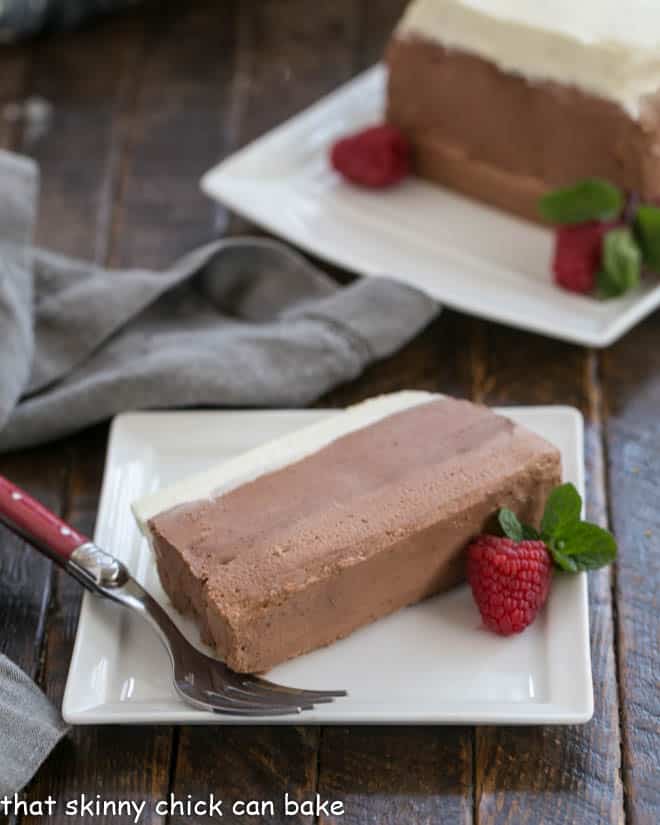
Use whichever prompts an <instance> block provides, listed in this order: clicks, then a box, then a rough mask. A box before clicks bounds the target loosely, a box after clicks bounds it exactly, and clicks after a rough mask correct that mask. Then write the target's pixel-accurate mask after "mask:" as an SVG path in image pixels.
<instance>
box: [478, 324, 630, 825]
mask: <svg viewBox="0 0 660 825" xmlns="http://www.w3.org/2000/svg"><path fill="white" fill-rule="evenodd" d="M478 348H479V350H480V353H479V352H477V353H476V354H475V364H477V365H478V367H477V368H476V374H477V376H478V383H477V385H476V387H475V395H476V396H477V397H478V398H479V400H483V401H484V402H486V403H488V404H553V403H556V404H561V403H565V404H570V405H573V406H577V407H578V408H580V409H581V410H582V412H583V413H584V415H585V420H586V423H587V438H586V448H587V456H586V457H587V468H588V484H587V488H588V494H587V500H588V509H589V516H590V517H591V518H592V519H594V520H596V521H599V522H601V523H603V524H605V522H606V512H605V507H604V501H605V495H606V493H605V488H604V473H603V457H602V431H601V417H602V405H601V389H600V386H599V383H598V373H597V369H596V366H595V356H594V355H593V354H590V353H588V352H587V351H585V350H583V349H581V348H578V347H574V346H570V345H567V344H562V343H559V342H557V341H550V340H548V339H545V338H541V337H539V336H532V335H528V334H526V333H523V332H517V331H513V330H506V329H504V328H501V327H499V326H496V325H493V324H481V325H480V331H479V335H478ZM530 365H531V366H532V369H530ZM589 590H590V619H591V650H592V661H593V673H594V685H595V694H596V695H595V703H596V709H595V714H594V718H593V720H592V721H591V722H589V723H588V724H587V725H581V726H570V727H556V728H553V727H538V728H524V727H520V728H505V727H500V728H479V729H478V730H477V748H476V786H477V787H476V793H477V812H478V817H477V821H478V822H479V823H489V825H491V823H492V825H500V823H501V825H504V824H505V823H506V824H507V825H513V824H514V823H515V825H518V823H521V825H522V823H525V825H527V823H529V825H545V824H546V823H547V825H550V824H552V825H558V823H571V825H573V824H574V825H578V823H579V825H584V824H586V823H593V824H594V825H605V824H606V823H611V825H618V823H621V822H623V818H624V813H623V791H622V786H621V781H620V774H619V768H620V733H619V715H618V695H617V684H616V667H615V658H614V636H613V608H612V600H611V594H610V588H609V574H608V572H607V571H606V572H602V573H599V574H597V575H591V576H590V580H589ZM566 678H570V674H566Z"/></svg>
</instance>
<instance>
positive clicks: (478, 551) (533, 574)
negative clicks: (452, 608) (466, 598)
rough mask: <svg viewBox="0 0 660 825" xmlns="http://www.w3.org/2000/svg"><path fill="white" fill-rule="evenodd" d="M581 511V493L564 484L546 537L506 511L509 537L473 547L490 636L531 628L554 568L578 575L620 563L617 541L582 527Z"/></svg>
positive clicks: (552, 502) (545, 525)
mask: <svg viewBox="0 0 660 825" xmlns="http://www.w3.org/2000/svg"><path fill="white" fill-rule="evenodd" d="M581 511H582V499H581V498H580V494H579V493H578V491H577V490H576V489H575V487H574V486H573V485H572V484H562V485H560V486H559V487H555V489H554V490H553V491H552V492H551V493H550V495H549V496H548V500H547V502H546V506H545V511H544V514H543V518H542V520H541V529H540V531H537V530H536V529H534V528H533V527H530V526H529V525H526V524H521V523H520V521H519V520H518V518H517V517H516V516H515V514H514V513H513V512H512V511H511V510H508V509H506V508H504V509H502V510H500V511H499V514H498V520H499V524H500V527H501V528H502V532H503V533H504V535H503V536H494V535H481V536H478V537H477V538H476V539H474V541H473V542H472V543H471V544H470V545H469V547H468V551H467V552H468V563H467V577H468V582H469V584H470V587H471V588H472V593H473V595H474V599H475V601H476V603H477V607H478V608H479V612H480V613H481V618H482V619H483V622H484V624H485V625H486V627H487V628H488V629H489V630H492V631H494V632H495V633H499V634H500V635H502V636H510V635H511V634H513V633H520V632H521V631H523V630H524V629H525V628H526V627H528V625H530V624H531V623H532V622H533V621H534V619H535V618H536V615H537V613H538V612H539V610H540V609H541V608H542V607H543V605H544V604H545V602H546V600H547V598H548V594H549V592H550V585H551V581H552V572H553V568H558V569H559V570H562V571H564V572H566V573H578V572H579V571H581V570H595V569H597V568H599V567H604V566H605V565H607V564H610V563H611V562H612V561H613V560H614V559H615V558H616V552H617V548H616V541H615V539H614V536H613V535H612V534H611V533H610V532H609V531H608V530H605V529H603V528H602V527H599V526H598V525H596V524H590V523H589V522H588V521H582V519H581V518H580V513H581Z"/></svg>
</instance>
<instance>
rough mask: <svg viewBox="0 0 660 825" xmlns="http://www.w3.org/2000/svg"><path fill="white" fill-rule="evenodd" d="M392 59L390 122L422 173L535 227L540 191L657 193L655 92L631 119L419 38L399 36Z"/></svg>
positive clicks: (659, 138) (565, 88) (617, 108)
mask: <svg viewBox="0 0 660 825" xmlns="http://www.w3.org/2000/svg"><path fill="white" fill-rule="evenodd" d="M584 48H585V49H586V48H588V47H587V46H585V47H584ZM387 63H388V67H389V89H388V99H387V119H388V121H390V122H391V123H394V124H396V125H397V126H399V127H400V128H401V129H402V130H403V131H404V132H405V133H406V134H407V135H408V137H409V138H410V140H411V143H412V146H413V150H414V163H415V167H416V171H417V172H418V174H419V175H420V176H422V177H425V178H429V179H430V180H433V181H435V182H437V183H440V184H443V185H445V186H448V187H450V188H452V189H455V190H457V191H459V192H461V193H463V194H465V195H468V196H469V197H473V198H476V199H479V200H482V201H485V202H486V203H489V204H491V205H493V206H496V207H499V208H502V209H505V210H507V211H509V212H513V213H515V214H518V215H520V216H522V217H524V218H528V219H530V220H534V221H538V220H540V218H539V215H538V211H537V202H538V199H539V197H540V196H541V195H542V194H544V193H545V192H547V191H548V190H549V189H551V188H554V187H557V186H562V185H570V184H574V183H575V182H576V181H578V180H581V179H582V178H586V177H592V176H596V177H602V178H605V179H607V180H610V181H612V182H613V183H615V184H617V185H619V186H620V187H622V188H623V189H626V190H631V191H634V192H637V193H639V194H640V195H641V196H642V197H643V198H644V199H646V200H652V199H654V198H657V197H660V94H658V93H654V94H647V95H644V96H643V97H641V98H640V100H639V103H638V106H639V112H638V113H636V114H635V116H633V115H632V114H631V113H630V112H628V111H627V110H626V109H624V108H623V107H622V106H621V105H619V103H617V102H616V101H614V100H610V99H607V98H605V97H600V96H598V95H596V94H593V93H590V92H589V91H585V90H584V89H581V88H580V87H579V86H577V85H564V84H562V83H558V82H555V81H552V80H539V79H534V78H532V79H530V78H527V77H525V76H524V75H522V74H519V73H516V72H507V71H505V70H502V69H501V68H499V67H498V66H497V65H496V64H495V63H493V62H491V61H489V60H487V59H484V58H482V57H481V56H479V55H478V54H476V53H469V52H465V51H462V50H461V49H457V48H446V47H444V46H443V45H442V44H440V43H438V42H436V41H433V40H430V39H429V40H427V39H425V38H424V37H423V36H420V35H419V34H416V33H413V34H409V33H406V34H405V35H404V34H400V33H399V34H396V35H395V36H394V38H393V39H392V41H391V43H390V46H389V49H388V53H387Z"/></svg>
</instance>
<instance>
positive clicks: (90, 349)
mask: <svg viewBox="0 0 660 825" xmlns="http://www.w3.org/2000/svg"><path fill="white" fill-rule="evenodd" d="M37 177H38V175H37V170H36V167H35V166H34V165H33V164H32V163H31V162H30V161H28V160H26V159H25V158H19V157H17V156H15V155H10V154H7V153H0V451H2V450H10V449H16V448H19V447H26V446H29V445H34V444H38V443H41V442H44V441H48V440H50V439H53V438H57V437H60V436H63V435H66V434H67V433H70V432H72V431H75V430H77V429H79V428H81V427H84V426H87V425H89V424H92V423H94V422H97V421H100V420H102V419H106V418H108V417H109V416H112V415H114V414H115V413H118V412H121V411H122V410H127V409H135V408H144V407H190V406H199V405H215V406H218V405H222V406H234V407H240V406H251V407H254V406H272V407H276V406H300V405H303V404H307V403H309V402H310V401H313V400H314V399H316V398H318V397H319V396H320V395H322V394H323V393H324V392H326V391H327V390H329V389H331V388H332V387H334V386H336V385H337V384H339V383H341V382H344V381H347V380H349V379H351V378H354V377H356V376H357V375H359V374H360V373H361V372H362V370H363V369H364V368H365V367H366V366H367V365H368V364H369V363H370V362H372V361H373V360H375V359H377V358H382V357H384V356H386V355H389V354H390V353H392V352H394V351H396V350H397V349H399V348H400V347H401V346H402V345H403V344H404V343H405V342H406V341H408V340H409V339H410V338H412V337H413V336H414V335H415V334H416V333H417V332H418V331H419V330H420V329H421V328H422V327H424V326H425V325H426V324H427V323H428V322H429V321H430V320H431V319H432V318H433V316H434V315H435V314H436V313H437V311H438V307H437V305H436V304H435V302H434V301H432V300H431V299H430V298H428V297H426V296H425V295H423V294H422V293H420V292H417V291H415V290H412V289H410V288H409V287H407V286H404V285H402V284H399V283H396V282H395V281H392V280H389V279H387V278H369V279H364V280H360V281H357V282H356V283H355V284H353V285H351V286H349V287H346V288H340V287H338V286H337V285H336V284H335V283H334V282H333V281H332V280H331V279H330V278H328V277H327V276H326V275H324V274H323V273H322V272H320V271H319V270H318V269H316V268H315V267H314V266H312V265H311V264H310V263H309V262H308V261H307V260H305V259H304V258H303V257H301V256H300V255H298V254H297V253H295V252H293V251H292V250H291V249H289V248H288V247H286V246H284V245H282V244H279V243H276V242H274V241H270V240H266V239H257V238H235V239H229V240H220V241H216V242H214V243H210V244H208V245H207V246H204V247H202V248H201V249H197V250H195V251H194V252H191V253H190V254H188V255H186V256H185V257H184V258H182V259H181V260H179V261H178V262H177V263H175V264H174V265H173V266H172V267H170V268H169V269H167V270H165V271H163V272H152V271H149V270H144V269H130V270H122V271H119V270H116V271H107V270H104V269H101V268H99V267H96V266H93V265H91V264H89V263H85V262H81V261H72V260H70V259H69V258H65V257H62V256H59V255H55V254H53V253H50V252H45V251H43V250H40V249H35V248H33V247H31V246H30V245H29V238H30V236H31V233H32V227H33V222H34V212H35V204H36V199H37V189H38V186H37Z"/></svg>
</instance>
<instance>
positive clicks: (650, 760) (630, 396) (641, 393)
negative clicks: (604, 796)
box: [602, 315, 660, 825]
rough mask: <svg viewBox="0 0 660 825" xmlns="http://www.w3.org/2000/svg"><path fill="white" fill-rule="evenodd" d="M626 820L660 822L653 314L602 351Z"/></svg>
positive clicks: (659, 451) (658, 404)
mask: <svg viewBox="0 0 660 825" xmlns="http://www.w3.org/2000/svg"><path fill="white" fill-rule="evenodd" d="M602 375H603V384H604V401H605V405H606V407H607V410H608V413H609V414H608V417H607V428H606V433H607V455H608V470H609V488H610V509H611V513H612V522H613V524H614V528H615V530H616V533H617V536H618V538H619V546H620V557H619V561H618V564H617V569H616V578H615V597H616V608H617V609H616V615H617V631H618V639H617V641H618V656H619V681H620V697H621V716H622V722H623V768H622V770H623V780H624V782H625V786H626V789H627V793H626V813H627V822H628V823H629V825H655V823H657V822H659V821H660V779H659V776H660V773H659V771H658V754H659V753H660V690H659V685H660V679H659V675H658V667H659V664H658V663H659V662H660V640H659V638H658V623H659V617H660V607H659V605H658V582H659V581H660V508H659V507H658V503H659V502H660V475H659V472H658V469H659V468H660V417H659V415H658V411H659V410H660V326H659V325H658V317H657V315H656V316H655V317H652V318H650V319H648V320H647V321H645V322H644V323H643V324H641V325H640V326H639V327H637V328H636V329H635V330H633V331H632V332H630V333H629V334H628V335H626V336H625V338H623V339H622V340H621V341H620V342H619V343H618V344H616V345H614V346H613V347H611V348H610V350H608V351H607V352H606V353H605V354H604V356H603V368H602Z"/></svg>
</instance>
